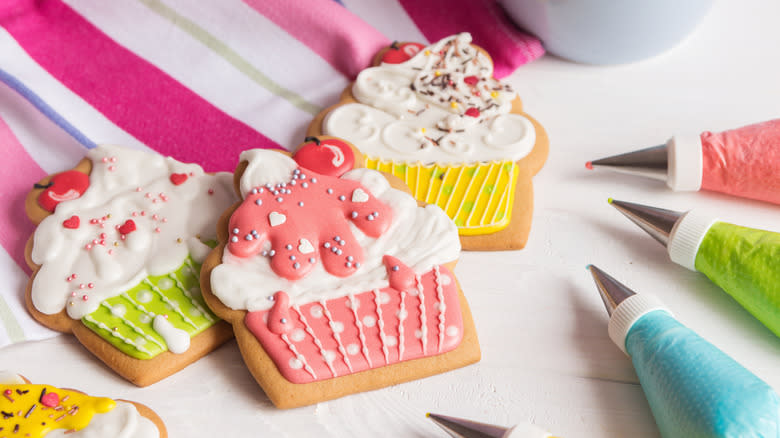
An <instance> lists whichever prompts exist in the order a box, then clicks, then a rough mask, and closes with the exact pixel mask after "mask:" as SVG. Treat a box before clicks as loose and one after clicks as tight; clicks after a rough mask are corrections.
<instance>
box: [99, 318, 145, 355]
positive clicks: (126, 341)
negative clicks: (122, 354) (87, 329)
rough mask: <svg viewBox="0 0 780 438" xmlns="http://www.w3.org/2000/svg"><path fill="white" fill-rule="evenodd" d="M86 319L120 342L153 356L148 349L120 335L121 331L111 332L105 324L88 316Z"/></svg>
mask: <svg viewBox="0 0 780 438" xmlns="http://www.w3.org/2000/svg"><path fill="white" fill-rule="evenodd" d="M84 319H85V320H87V321H89V322H91V323H92V324H95V325H96V326H98V327H99V328H101V329H103V330H106V331H107V332H109V333H111V336H113V337H115V338H117V339H119V340H120V341H122V342H124V343H125V344H127V345H129V346H131V347H133V348H135V349H136V350H138V351H140V352H141V353H145V354H148V355H149V356H151V355H152V353H151V352H150V351H149V350H147V349H146V348H144V347H142V346H140V345H136V343H135V342H133V341H131V340H130V339H128V338H126V337H124V336H122V334H121V333H119V331H114V330H111V329H110V328H109V327H108V326H107V325H106V324H105V323H103V322H100V321H98V320H96V319H95V318H93V317H92V316H90V315H87V316H85V317H84Z"/></svg>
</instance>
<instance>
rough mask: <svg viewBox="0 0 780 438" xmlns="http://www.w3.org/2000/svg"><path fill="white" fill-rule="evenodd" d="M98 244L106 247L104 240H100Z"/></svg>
mask: <svg viewBox="0 0 780 438" xmlns="http://www.w3.org/2000/svg"><path fill="white" fill-rule="evenodd" d="M98 243H99V244H101V245H103V246H106V239H100V242H98Z"/></svg>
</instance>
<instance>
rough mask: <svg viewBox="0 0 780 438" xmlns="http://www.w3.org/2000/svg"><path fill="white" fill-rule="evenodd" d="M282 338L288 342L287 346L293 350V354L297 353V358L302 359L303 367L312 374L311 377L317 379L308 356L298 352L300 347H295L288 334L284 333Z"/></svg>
mask: <svg viewBox="0 0 780 438" xmlns="http://www.w3.org/2000/svg"><path fill="white" fill-rule="evenodd" d="M281 338H282V340H283V341H284V342H285V343H286V344H287V348H289V349H290V351H292V354H294V355H295V358H296V359H298V360H299V361H301V363H303V369H305V370H306V371H307V372H308V373H309V374H311V377H312V378H313V379H314V380H317V374H316V373H315V372H314V369H313V368H312V367H311V366H310V365H309V363H308V362H306V358H305V357H303V355H302V354H301V353H299V352H298V349H297V348H295V345H293V344H292V342H290V340H289V339H288V338H287V334H285V333H282V335H281Z"/></svg>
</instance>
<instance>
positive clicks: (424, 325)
mask: <svg viewBox="0 0 780 438" xmlns="http://www.w3.org/2000/svg"><path fill="white" fill-rule="evenodd" d="M414 278H415V280H417V294H418V296H419V298H420V332H422V348H423V354H428V325H427V316H426V315H425V293H424V292H423V289H424V288H423V285H422V281H421V280H420V276H419V275H415V276H414Z"/></svg>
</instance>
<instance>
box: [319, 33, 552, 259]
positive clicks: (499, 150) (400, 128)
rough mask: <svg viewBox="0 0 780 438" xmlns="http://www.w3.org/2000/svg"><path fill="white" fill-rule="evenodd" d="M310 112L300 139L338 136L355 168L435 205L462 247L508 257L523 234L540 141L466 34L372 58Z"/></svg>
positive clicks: (537, 129)
mask: <svg viewBox="0 0 780 438" xmlns="http://www.w3.org/2000/svg"><path fill="white" fill-rule="evenodd" d="M375 64H376V65H375V66H373V67H369V68H367V69H365V70H363V71H362V72H361V73H360V74H359V75H358V77H357V80H356V81H355V82H354V83H353V84H351V85H350V86H349V87H348V88H347V89H346V90H345V91H344V93H342V96H341V102H339V103H338V104H337V105H334V106H332V107H330V108H328V109H326V110H325V111H323V112H322V113H321V114H319V115H318V116H317V117H316V118H315V119H314V121H313V122H312V124H311V125H310V126H309V134H310V135H319V134H325V135H333V136H338V137H342V138H344V139H346V140H348V141H350V142H352V143H353V144H354V145H355V146H357V147H358V148H359V149H360V151H361V153H362V154H363V155H364V156H365V158H364V160H363V162H362V163H359V164H360V165H361V166H365V167H367V168H370V169H376V170H381V171H384V172H388V173H391V174H393V175H396V176H398V177H399V178H401V179H402V180H404V181H405V182H406V184H407V185H408V186H409V187H410V188H411V190H412V194H413V195H414V196H415V198H417V199H418V200H420V201H423V202H425V203H430V204H435V205H438V206H439V207H441V208H442V209H443V210H444V211H445V212H446V213H447V215H448V216H449V217H450V218H452V219H453V221H454V222H455V224H456V225H457V226H458V232H459V234H460V236H461V242H462V243H463V248H464V249H472V250H490V249H518V248H522V247H523V246H525V243H526V241H527V238H528V233H529V231H530V227H531V214H532V209H533V189H532V184H531V178H532V177H533V175H534V174H536V173H537V172H538V171H539V169H541V167H542V165H543V164H544V162H545V160H546V158H547V152H548V139H547V134H546V133H545V131H544V129H543V128H542V126H541V125H539V123H538V122H536V121H535V120H533V119H532V118H530V117H529V116H528V115H527V114H525V113H524V112H523V111H522V105H521V102H520V99H519V98H518V97H517V94H516V93H515V92H514V91H513V90H512V89H511V87H510V86H509V85H508V84H504V83H502V82H500V81H498V80H496V79H494V78H493V64H492V61H491V59H490V57H489V56H488V55H487V54H486V53H485V52H484V51H483V50H482V49H480V48H478V47H476V46H474V45H472V44H471V36H470V35H469V34H467V33H462V34H458V35H453V36H450V37H447V38H444V39H443V40H441V41H439V42H437V43H435V44H433V45H431V46H428V47H423V46H421V45H419V44H414V43H405V44H402V45H398V44H394V45H393V46H391V47H390V48H387V49H385V50H383V51H382V52H380V53H379V54H378V55H377V57H376V59H375Z"/></svg>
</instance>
